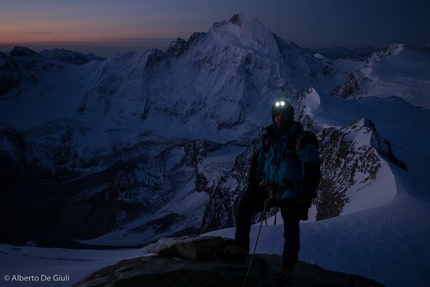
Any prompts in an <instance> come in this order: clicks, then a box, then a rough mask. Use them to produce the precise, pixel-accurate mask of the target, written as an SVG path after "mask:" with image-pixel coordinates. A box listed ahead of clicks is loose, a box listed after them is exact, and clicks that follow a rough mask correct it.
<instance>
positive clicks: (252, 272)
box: [73, 237, 383, 287]
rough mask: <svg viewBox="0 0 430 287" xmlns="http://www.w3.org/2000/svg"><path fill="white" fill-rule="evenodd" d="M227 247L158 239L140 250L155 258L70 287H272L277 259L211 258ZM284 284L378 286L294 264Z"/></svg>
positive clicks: (211, 241) (218, 241) (221, 242)
mask: <svg viewBox="0 0 430 287" xmlns="http://www.w3.org/2000/svg"><path fill="white" fill-rule="evenodd" d="M166 243H168V244H167V245H166ZM227 244H229V240H226V239H223V238H221V237H199V238H192V237H191V238H163V239H161V240H160V241H159V242H157V243H156V244H154V245H152V246H148V247H146V248H144V251H153V252H154V251H156V252H157V253H158V255H156V256H143V257H139V258H135V259H130V260H123V261H120V262H118V263H117V264H115V265H112V266H108V267H106V268H103V269H101V270H99V271H96V272H94V273H92V274H90V275H89V276H87V277H86V278H84V279H83V280H82V281H81V282H79V283H77V284H75V285H73V287H90V286H91V287H96V286H98V287H109V286H160V287H162V286H166V287H167V286H177V287H182V286H184V287H194V286H195V287H200V286H208V287H209V286H213V287H215V286H226V287H230V286H232V287H233V286H250V287H251V286H255V287H257V286H259V287H263V286H273V284H274V278H275V276H276V274H277V273H278V272H279V269H280V267H279V266H280V262H281V258H282V257H281V256H280V255H267V254H255V256H254V257H252V256H251V255H249V256H248V257H247V258H246V259H245V260H241V261H226V260H222V259H218V258H216V256H214V254H217V253H218V252H219V251H220V250H221V248H223V247H225V246H226V245H227ZM160 246H163V247H162V248H160ZM251 258H252V262H251ZM248 268H249V273H248ZM247 274H248V275H247ZM288 286H292V287H299V286H300V287H302V286H303V287H304V286H306V287H307V286H315V287H320V286H321V287H322V286H339V287H340V286H345V287H346V286H353V287H359V286H360V287H361V286H363V287H364V286H366V287H369V286H375V287H376V286H383V285H382V284H380V283H378V282H375V281H373V280H370V279H367V278H365V277H363V276H358V275H349V274H343V273H340V272H334V271H329V270H326V269H323V268H321V267H319V266H316V265H312V264H308V263H305V262H298V264H297V266H296V268H295V270H294V272H293V277H292V279H291V280H290V282H289V284H288Z"/></svg>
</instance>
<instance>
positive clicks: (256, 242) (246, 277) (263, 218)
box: [242, 197, 270, 287]
mask: <svg viewBox="0 0 430 287" xmlns="http://www.w3.org/2000/svg"><path fill="white" fill-rule="evenodd" d="M269 199H270V197H269ZM268 205H269V200H266V201H265V202H264V209H263V211H262V212H261V216H260V217H262V218H261V220H260V228H259V229H258V234H257V239H256V240H255V246H254V251H253V252H252V255H251V260H250V261H249V266H248V271H247V272H246V275H245V279H244V280H243V284H242V287H245V283H246V280H247V279H248V275H249V271H250V270H251V265H252V260H253V259H254V255H255V251H256V250H257V244H258V239H259V238H260V233H261V227H262V226H263V221H264V220H265V219H266V210H267V206H268Z"/></svg>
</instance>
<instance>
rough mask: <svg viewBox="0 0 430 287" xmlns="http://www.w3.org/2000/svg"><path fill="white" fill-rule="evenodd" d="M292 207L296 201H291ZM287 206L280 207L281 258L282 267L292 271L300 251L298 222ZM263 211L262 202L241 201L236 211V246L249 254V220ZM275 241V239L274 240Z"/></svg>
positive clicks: (291, 209)
mask: <svg viewBox="0 0 430 287" xmlns="http://www.w3.org/2000/svg"><path fill="white" fill-rule="evenodd" d="M292 203H293V205H294V204H296V200H292ZM288 205H289V206H288V207H287V208H286V207H281V215H282V219H283V221H284V240H285V241H284V251H283V256H282V266H283V267H285V268H287V269H290V270H292V269H294V266H295V264H296V263H297V261H298V259H299V250H300V224H299V223H300V220H299V219H298V218H297V217H296V215H295V214H294V212H293V210H294V209H293V208H291V205H292V204H291V202H290V204H288ZM263 209H264V203H263V202H262V201H256V200H250V199H243V198H242V199H241V201H240V203H239V206H238V208H237V211H236V233H235V244H236V246H238V247H240V248H242V249H246V250H248V252H249V250H250V249H249V241H250V239H249V233H250V230H251V220H252V217H253V216H254V215H256V214H257V213H259V212H261V211H262V210H263ZM274 240H276V238H274Z"/></svg>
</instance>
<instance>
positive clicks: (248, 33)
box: [207, 13, 280, 56]
mask: <svg viewBox="0 0 430 287" xmlns="http://www.w3.org/2000/svg"><path fill="white" fill-rule="evenodd" d="M207 34H208V35H210V37H211V38H212V39H214V40H216V41H221V42H223V43H225V44H231V45H234V46H237V47H241V48H243V49H245V50H251V51H254V52H258V53H261V52H264V53H265V54H266V55H270V54H274V56H276V55H278V54H279V53H280V51H279V46H278V42H277V41H278V39H277V37H276V36H275V35H274V34H273V33H272V32H271V31H270V30H268V29H267V28H266V27H265V26H264V25H263V24H262V23H261V22H259V21H258V20H257V18H255V17H254V16H253V15H251V14H248V13H241V14H235V15H233V17H232V18H231V19H230V20H228V21H222V22H217V23H215V24H214V25H213V26H212V27H211V29H210V30H209V31H208V33H207Z"/></svg>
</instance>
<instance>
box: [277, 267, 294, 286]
mask: <svg viewBox="0 0 430 287" xmlns="http://www.w3.org/2000/svg"><path fill="white" fill-rule="evenodd" d="M290 278H291V270H290V269H287V268H285V267H282V269H281V272H279V273H278V275H276V278H275V285H276V286H286V285H287V283H288V281H289V280H290Z"/></svg>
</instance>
